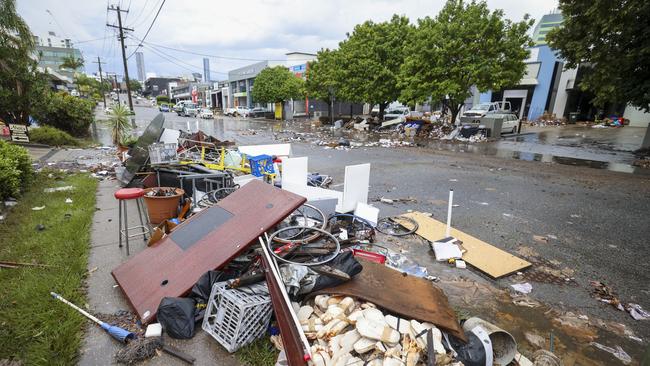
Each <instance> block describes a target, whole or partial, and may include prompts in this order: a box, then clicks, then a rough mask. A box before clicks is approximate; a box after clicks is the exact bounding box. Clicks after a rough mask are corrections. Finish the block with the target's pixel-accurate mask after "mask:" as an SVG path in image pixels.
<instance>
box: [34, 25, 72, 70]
mask: <svg viewBox="0 0 650 366" xmlns="http://www.w3.org/2000/svg"><path fill="white" fill-rule="evenodd" d="M34 43H35V44H36V47H35V51H36V56H37V58H38V67H39V68H40V69H42V70H47V71H49V72H56V73H57V74H60V75H63V76H65V77H66V78H67V79H70V80H73V78H74V73H75V71H84V67H83V66H82V67H80V68H78V69H77V70H69V69H61V68H60V67H61V65H62V64H63V61H64V60H65V59H66V58H67V57H70V56H72V57H74V58H75V59H80V58H82V56H81V51H79V49H77V48H74V45H73V44H72V41H71V40H70V39H68V38H61V37H58V36H57V35H56V33H54V32H48V34H47V35H45V36H34Z"/></svg>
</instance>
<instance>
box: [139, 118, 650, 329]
mask: <svg viewBox="0 0 650 366" xmlns="http://www.w3.org/2000/svg"><path fill="white" fill-rule="evenodd" d="M136 111H137V113H138V115H137V120H138V125H139V126H145V125H146V123H148V120H150V119H151V118H152V117H153V116H155V114H156V111H155V110H152V109H145V108H140V109H136ZM165 115H166V126H168V127H172V128H182V129H186V128H185V126H187V125H188V124H189V125H190V129H193V128H194V127H193V126H196V127H199V128H201V129H202V130H210V131H211V132H213V133H214V134H215V135H216V136H217V137H219V138H224V137H225V138H228V139H234V140H236V141H237V142H238V143H239V144H255V143H272V142H274V140H273V135H272V134H271V133H270V132H269V131H270V130H272V129H273V130H277V129H281V128H282V127H281V126H279V125H278V124H276V123H273V122H264V121H261V122H252V123H251V122H248V121H246V120H235V119H225V120H224V121H222V122H217V121H212V120H211V121H201V122H199V123H198V124H195V125H192V124H193V123H195V122H194V119H190V118H182V117H177V116H175V115H172V114H171V113H167V114H165ZM249 129H255V130H257V131H260V132H259V133H257V134H255V135H252V134H250V132H249ZM206 132H207V131H206ZM275 142H277V141H275ZM292 146H293V153H294V156H309V168H310V171H317V172H320V173H324V174H329V175H332V176H333V177H334V183H333V185H334V188H336V185H337V184H340V183H342V180H343V170H344V167H345V165H350V164H358V163H366V162H369V163H371V164H372V168H371V180H370V182H371V183H370V184H371V187H370V197H371V199H372V198H380V197H387V198H405V197H413V198H415V199H416V200H417V203H408V204H395V205H386V204H383V203H381V202H374V203H373V204H374V205H376V206H377V207H379V208H380V209H381V213H380V216H387V215H392V214H399V213H403V212H405V211H406V210H409V209H410V210H419V211H425V212H431V213H433V215H434V217H435V218H437V219H438V220H441V221H444V220H445V219H446V210H447V202H446V200H447V197H448V192H449V189H454V192H455V195H454V203H455V204H458V207H456V208H454V213H453V225H454V226H455V227H456V228H458V229H460V230H462V231H465V232H467V233H469V234H471V235H473V236H476V237H478V238H480V239H482V240H484V241H486V242H488V243H491V244H493V245H495V246H497V247H499V248H502V249H504V250H507V251H509V252H511V253H513V254H517V253H518V251H519V253H524V254H525V256H526V255H527V256H530V255H533V256H534V257H535V258H541V259H544V260H546V261H550V262H551V263H552V265H553V266H555V268H556V269H558V270H564V271H565V273H571V271H573V274H571V275H570V276H571V277H574V278H575V284H569V285H556V284H545V283H539V282H531V283H532V285H533V292H532V294H531V296H532V297H533V298H535V299H538V300H541V301H543V302H545V303H547V304H549V305H553V306H556V307H560V308H564V309H567V310H571V309H576V310H579V311H580V312H582V313H585V314H587V315H590V316H596V317H599V318H602V319H607V320H614V321H618V322H622V323H625V324H628V325H630V326H632V327H633V329H634V330H635V331H636V332H637V334H638V335H639V336H640V337H642V338H644V340H645V339H648V337H650V324H647V322H638V321H637V322H635V321H634V320H632V319H631V318H630V317H629V315H628V314H627V313H624V312H618V311H616V310H614V309H613V308H612V307H610V306H609V305H606V304H603V303H600V302H598V301H597V300H596V299H594V298H593V297H592V296H591V291H592V288H591V285H590V281H593V280H597V281H602V282H603V283H605V284H607V285H609V286H611V287H612V289H613V290H614V291H615V292H617V293H618V294H619V295H620V298H621V300H622V301H623V302H633V303H638V304H641V305H642V306H643V307H644V308H645V309H646V310H650V266H649V265H648V263H649V260H648V258H649V257H650V245H649V244H650V218H649V216H648V213H649V212H650V177H648V176H644V175H637V174H628V173H619V172H612V171H607V170H599V169H592V168H587V167H574V166H568V165H560V164H555V163H545V162H538V161H520V160H511V159H503V158H499V157H495V156H491V155H483V154H481V153H470V152H454V151H446V150H442V151H441V150H436V149H428V148H417V147H412V148H381V147H373V148H356V149H351V150H334V149H325V148H324V147H322V146H316V145H313V144H309V143H300V142H298V143H293V145H292ZM338 189H341V188H338ZM534 236H543V237H546V238H547V241H539V240H535V239H534ZM524 254H520V255H524ZM418 260H420V261H423V262H430V261H432V260H433V256H430V257H429V258H419V259H418ZM459 271H462V270H459ZM431 274H433V275H435V273H431ZM461 274H465V275H466V276H467V277H469V278H478V277H482V275H480V274H478V272H477V271H475V270H465V272H462V273H461ZM515 282H520V280H518V279H517V276H510V277H506V278H504V279H501V280H498V281H496V283H497V284H498V285H500V286H504V287H506V286H508V285H509V284H511V283H515Z"/></svg>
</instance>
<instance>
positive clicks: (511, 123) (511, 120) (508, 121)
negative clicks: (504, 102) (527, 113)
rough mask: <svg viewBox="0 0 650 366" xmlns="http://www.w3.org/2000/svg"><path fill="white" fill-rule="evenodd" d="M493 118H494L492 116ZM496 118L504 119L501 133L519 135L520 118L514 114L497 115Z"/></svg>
mask: <svg viewBox="0 0 650 366" xmlns="http://www.w3.org/2000/svg"><path fill="white" fill-rule="evenodd" d="M490 117H492V116H490ZM494 117H502V118H503V124H502V125H501V133H517V128H518V127H519V117H518V116H517V115H516V114H514V113H503V114H495V115H494Z"/></svg>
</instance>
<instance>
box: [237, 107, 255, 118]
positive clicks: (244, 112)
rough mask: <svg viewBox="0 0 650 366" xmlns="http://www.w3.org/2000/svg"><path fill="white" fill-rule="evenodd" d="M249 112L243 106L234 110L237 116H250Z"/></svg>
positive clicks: (248, 109)
mask: <svg viewBox="0 0 650 366" xmlns="http://www.w3.org/2000/svg"><path fill="white" fill-rule="evenodd" d="M250 112H251V110H250V108H248V107H246V106H243V105H239V106H237V108H236V113H237V115H239V116H248V115H249V114H250Z"/></svg>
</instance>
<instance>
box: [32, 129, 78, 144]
mask: <svg viewBox="0 0 650 366" xmlns="http://www.w3.org/2000/svg"><path fill="white" fill-rule="evenodd" d="M29 140H30V141H31V142H36V143H39V144H46V145H50V146H78V145H79V141H77V139H75V138H74V137H72V136H70V134H68V133H67V132H65V131H61V130H59V129H58V128H55V127H50V126H41V127H39V128H33V129H30V130H29Z"/></svg>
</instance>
